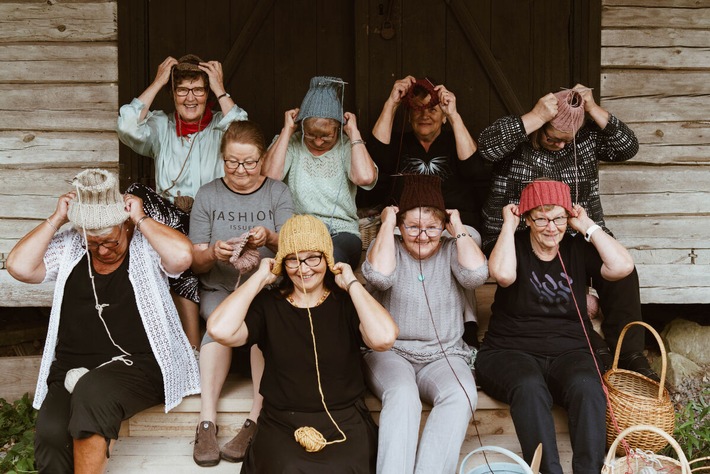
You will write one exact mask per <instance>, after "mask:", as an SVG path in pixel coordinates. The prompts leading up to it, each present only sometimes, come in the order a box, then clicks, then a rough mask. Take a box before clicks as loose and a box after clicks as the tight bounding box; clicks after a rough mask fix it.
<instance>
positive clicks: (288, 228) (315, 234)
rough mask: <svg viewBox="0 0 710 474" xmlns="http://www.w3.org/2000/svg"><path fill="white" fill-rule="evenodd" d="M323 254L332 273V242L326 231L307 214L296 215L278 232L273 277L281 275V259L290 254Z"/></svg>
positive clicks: (333, 263)
mask: <svg viewBox="0 0 710 474" xmlns="http://www.w3.org/2000/svg"><path fill="white" fill-rule="evenodd" d="M309 251H310V252H323V256H324V257H325V260H326V262H327V263H328V268H330V271H332V272H333V273H336V274H337V273H340V272H338V271H335V270H334V269H333V265H335V259H334V258H333V240H332V239H331V238H330V234H329V233H328V229H327V228H326V226H325V224H323V223H322V222H321V221H320V220H319V219H318V218H317V217H314V216H311V215H308V214H297V215H294V216H292V217H291V218H289V220H287V221H286V222H284V225H283V226H281V230H280V231H279V251H278V252H277V253H276V257H275V262H274V268H273V269H272V270H271V272H272V273H273V274H274V275H281V270H282V266H281V264H282V262H283V259H284V258H285V257H286V256H288V255H291V254H296V253H301V252H309Z"/></svg>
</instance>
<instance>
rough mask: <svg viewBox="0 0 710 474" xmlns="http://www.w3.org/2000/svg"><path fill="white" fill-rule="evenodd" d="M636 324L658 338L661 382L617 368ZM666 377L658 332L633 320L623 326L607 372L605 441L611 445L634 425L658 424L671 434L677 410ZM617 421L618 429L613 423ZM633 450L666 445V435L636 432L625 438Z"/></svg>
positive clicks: (663, 351)
mask: <svg viewBox="0 0 710 474" xmlns="http://www.w3.org/2000/svg"><path fill="white" fill-rule="evenodd" d="M634 325H640V326H643V327H645V328H646V329H648V330H649V331H651V333H652V334H653V335H654V337H655V338H656V341H658V347H659V348H660V351H661V362H662V367H661V382H660V383H658V382H656V381H655V380H651V379H650V378H648V377H645V376H643V375H641V374H639V373H637V372H632V371H630V370H623V369H619V368H617V365H618V362H619V354H620V352H621V344H622V341H623V338H624V335H625V334H626V331H627V330H628V329H629V328H630V327H631V326H634ZM665 380H666V349H665V347H664V346H663V341H661V337H660V336H659V335H658V333H657V332H656V331H655V330H654V329H653V328H652V327H651V326H649V325H648V324H646V323H643V322H640V321H634V322H632V323H629V324H627V325H626V327H624V329H623V331H621V334H620V335H619V341H618V342H617V344H616V353H615V354H614V363H613V364H612V367H611V369H609V371H608V372H607V373H606V374H604V385H606V387H607V390H608V392H609V403H608V404H607V408H606V444H607V447H609V446H611V445H612V443H613V442H614V440H615V438H616V435H617V433H618V432H619V431H622V430H625V429H626V428H628V427H630V426H634V425H651V426H655V427H657V428H659V429H661V430H663V431H664V432H666V433H667V434H669V435H670V436H672V435H673V430H674V428H675V412H674V411H673V402H671V397H670V395H669V394H668V390H666V389H665V387H664V384H665ZM612 415H613V417H614V418H615V420H616V424H617V425H618V431H617V428H616V427H615V425H614V420H613V419H612ZM626 442H627V443H628V444H629V447H630V448H631V449H637V448H638V449H641V450H643V451H653V452H657V451H660V450H661V449H663V448H664V447H665V446H666V445H667V444H668V442H667V440H666V438H664V437H662V436H658V435H657V434H655V433H649V432H648V431H645V432H636V433H632V434H630V435H629V436H627V437H626ZM616 454H618V455H619V456H621V455H623V454H625V451H624V448H623V446H619V447H618V448H617V451H616Z"/></svg>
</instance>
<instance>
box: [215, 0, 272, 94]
mask: <svg viewBox="0 0 710 474" xmlns="http://www.w3.org/2000/svg"><path fill="white" fill-rule="evenodd" d="M274 3H276V0H263V1H260V2H258V3H257V4H256V7H255V8H254V10H252V12H251V15H250V16H249V19H248V20H247V22H246V24H245V25H244V28H242V31H240V32H239V36H237V39H236V41H234V44H232V49H230V50H229V53H227V56H226V57H225V58H224V61H222V70H223V73H224V83H225V84H229V83H230V82H232V76H234V74H235V73H236V72H237V66H239V63H240V62H241V60H242V58H243V57H244V54H245V53H246V52H247V49H248V48H249V45H250V44H251V42H252V41H253V40H254V38H255V37H256V34H257V32H258V31H259V28H261V25H262V24H263V23H264V20H266V17H267V16H268V15H269V12H270V11H271V9H272V8H273V7H274Z"/></svg>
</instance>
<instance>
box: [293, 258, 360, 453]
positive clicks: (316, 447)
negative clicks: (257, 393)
mask: <svg viewBox="0 0 710 474" xmlns="http://www.w3.org/2000/svg"><path fill="white" fill-rule="evenodd" d="M296 258H300V257H299V256H298V252H296ZM298 275H299V276H300V277H301V288H303V295H304V296H305V297H306V300H307V298H308V293H307V292H306V283H305V281H304V280H303V272H302V271H301V263H300V262H299V265H298ZM306 310H307V311H308V323H309V324H310V327H311V339H312V340H313V355H314V358H315V362H316V376H317V377H318V392H319V393H320V399H321V403H323V408H324V409H325V412H326V413H327V414H328V418H330V421H331V422H332V423H333V425H334V426H335V428H337V430H338V431H339V432H340V434H341V435H342V436H343V439H337V440H335V441H327V440H326V439H325V437H324V436H323V435H322V434H321V433H320V432H319V431H318V430H317V429H315V428H313V427H312V426H302V427H300V428H298V429H297V430H296V431H294V432H293V436H294V438H295V439H296V441H298V443H299V444H300V445H301V446H303V447H304V448H305V450H306V451H308V452H309V453H316V452H318V451H320V450H321V449H323V448H325V447H326V446H327V445H329V444H335V443H342V442H343V441H346V440H347V439H348V437H347V436H345V433H344V432H343V430H341V429H340V426H338V423H336V422H335V420H334V419H333V415H331V414H330V411H329V410H328V406H327V405H326V404H325V395H324V394H323V386H322V385H321V381H320V367H319V366H318V348H317V347H316V335H315V332H314V331H313V317H312V316H311V308H310V306H307V307H306Z"/></svg>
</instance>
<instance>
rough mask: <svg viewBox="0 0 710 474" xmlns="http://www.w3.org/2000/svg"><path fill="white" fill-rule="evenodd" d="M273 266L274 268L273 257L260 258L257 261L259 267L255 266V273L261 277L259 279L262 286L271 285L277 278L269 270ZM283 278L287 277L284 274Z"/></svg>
mask: <svg viewBox="0 0 710 474" xmlns="http://www.w3.org/2000/svg"><path fill="white" fill-rule="evenodd" d="M273 268H274V259H273V258H262V259H261V262H259V268H257V270H256V274H258V275H259V278H261V281H262V282H263V284H264V286H266V285H271V284H272V283H274V282H275V281H276V279H277V278H278V277H277V276H276V275H274V273H273V272H272V271H271V270H273ZM284 278H287V277H286V276H284Z"/></svg>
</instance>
